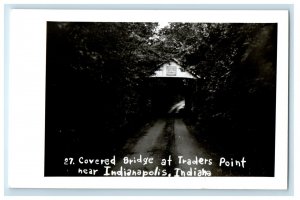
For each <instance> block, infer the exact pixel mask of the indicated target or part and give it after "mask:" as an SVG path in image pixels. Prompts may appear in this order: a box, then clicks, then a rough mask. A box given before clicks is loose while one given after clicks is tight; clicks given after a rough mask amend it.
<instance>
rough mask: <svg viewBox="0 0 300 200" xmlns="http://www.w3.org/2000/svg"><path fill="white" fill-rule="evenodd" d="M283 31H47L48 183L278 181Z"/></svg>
mask: <svg viewBox="0 0 300 200" xmlns="http://www.w3.org/2000/svg"><path fill="white" fill-rule="evenodd" d="M277 29H278V25H277V23H211V22H210V23H205V22H201V23H196V22H185V21H182V22H161V21H157V22H155V21H154V22H76V21H71V22H70V21H48V22H47V37H46V38H47V39H46V91H45V95H46V101H45V102H46V106H45V108H46V109H45V160H44V161H45V163H44V164H45V165H44V167H45V168H44V176H45V177H57V176H59V177H60V176H62V177H66V176H94V177H99V176H100V177H219V176H221V177H227V176H231V177H274V171H275V137H276V132H275V120H276V74H277V40H278V34H277Z"/></svg>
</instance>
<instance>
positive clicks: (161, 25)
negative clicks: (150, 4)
mask: <svg viewBox="0 0 300 200" xmlns="http://www.w3.org/2000/svg"><path fill="white" fill-rule="evenodd" d="M169 25H170V24H169V22H164V21H161V22H158V29H162V28H164V27H166V26H169Z"/></svg>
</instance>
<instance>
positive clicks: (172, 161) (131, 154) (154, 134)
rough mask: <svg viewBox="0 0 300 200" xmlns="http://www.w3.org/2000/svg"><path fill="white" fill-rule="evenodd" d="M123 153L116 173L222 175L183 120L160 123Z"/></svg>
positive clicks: (167, 119) (160, 120)
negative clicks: (127, 171)
mask: <svg viewBox="0 0 300 200" xmlns="http://www.w3.org/2000/svg"><path fill="white" fill-rule="evenodd" d="M122 152H123V155H125V156H122V157H121V158H120V159H119V161H118V162H117V164H116V166H115V167H114V168H113V170H120V169H121V171H122V170H123V171H124V172H125V171H126V170H128V169H129V171H130V170H133V171H136V170H142V171H144V172H146V173H147V172H151V173H152V174H155V173H156V174H155V175H154V176H156V175H157V176H218V175H219V174H220V173H221V172H220V171H218V170H217V168H216V167H215V164H216V163H214V160H213V158H212V156H211V155H209V154H208V153H207V152H206V150H205V149H204V148H203V147H201V144H200V143H199V142H198V141H197V139H196V138H195V137H194V136H193V135H192V134H191V133H190V132H189V130H188V128H187V126H186V125H185V123H184V122H183V120H182V119H177V118H171V117H170V118H165V119H159V120H157V121H156V122H154V123H153V125H152V126H151V127H150V128H148V129H147V130H144V132H143V134H141V135H139V136H138V137H137V138H130V139H129V140H128V141H127V143H126V145H125V146H124V147H123V150H122ZM152 174H150V175H152ZM129 175H130V173H129ZM146 175H149V174H146Z"/></svg>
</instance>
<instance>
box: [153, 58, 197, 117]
mask: <svg viewBox="0 0 300 200" xmlns="http://www.w3.org/2000/svg"><path fill="white" fill-rule="evenodd" d="M195 90H196V78H195V77H194V76H193V75H192V74H191V73H189V72H187V71H185V70H184V69H183V68H182V67H181V66H180V65H178V64H177V63H176V62H169V63H166V64H164V65H162V67H160V68H159V69H158V70H157V71H156V72H155V74H154V75H153V76H151V77H150V93H151V98H150V99H151V101H152V102H151V104H152V111H153V114H156V115H159V116H164V115H183V114H186V113H189V112H191V110H192V108H193V101H192V96H193V94H194V92H195Z"/></svg>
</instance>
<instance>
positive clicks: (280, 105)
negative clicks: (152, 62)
mask: <svg viewBox="0 0 300 200" xmlns="http://www.w3.org/2000/svg"><path fill="white" fill-rule="evenodd" d="M161 20H163V21H170V22H176V21H189V22H256V23H260V22H261V23H266V22H269V23H278V38H279V41H278V50H279V52H278V66H277V70H278V72H277V74H278V77H277V85H278V86H277V105H276V108H277V110H276V111H277V113H276V167H275V177H274V178H257V177H247V178H243V177H209V178H186V177H185V178H173V177H172V178H160V177H155V178H133V177H126V178H112V177H109V178H108V177H66V178H65V177H63V178H52V177H51V178H50V177H47V178H45V177H44V176H43V174H44V166H43V163H44V121H45V112H44V107H45V58H46V57H45V56H46V53H45V52H46V21H110V22H113V21H122V22H129V21H139V22H142V21H149V22H154V21H161ZM9 23H10V30H9V34H10V35H9V39H10V40H9V46H10V48H9V64H10V65H9V144H8V145H9V152H8V153H9V154H8V160H9V165H8V171H9V173H8V183H9V187H11V188H152V189H177V188H180V189H204V188H205V189H286V188H287V143H288V140H287V131H288V12H287V11H247V10H239V11H182V10H181V11H178V10H177V11H170V10H167V11H142V10H131V11H130V10H126V11H124V10H122V11H116V10H114V11H107V10H102V11H95V10H89V11H83V10H80V11H79V10H77V11H74V10H30V9H28V10H12V11H11V14H10V22H9Z"/></svg>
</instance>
